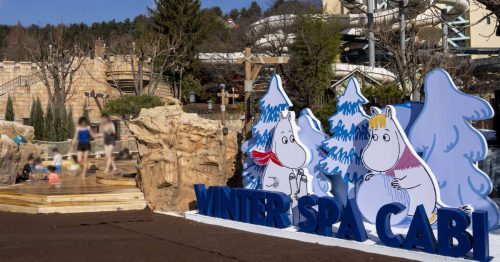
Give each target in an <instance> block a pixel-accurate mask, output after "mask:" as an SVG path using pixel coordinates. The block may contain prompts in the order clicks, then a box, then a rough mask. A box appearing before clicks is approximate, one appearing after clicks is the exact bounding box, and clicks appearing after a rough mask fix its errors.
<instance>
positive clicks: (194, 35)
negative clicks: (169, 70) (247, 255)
mask: <svg viewBox="0 0 500 262" xmlns="http://www.w3.org/2000/svg"><path fill="white" fill-rule="evenodd" d="M155 5H156V8H154V9H151V8H148V9H149V12H150V13H151V15H152V17H153V22H154V25H155V28H156V30H157V31H158V32H159V33H160V34H163V35H165V36H166V37H168V38H171V39H176V38H180V39H182V43H181V45H182V46H180V47H179V50H187V53H188V58H191V57H192V56H193V55H194V48H195V46H196V45H197V44H198V43H199V42H200V41H201V40H202V37H203V26H204V25H203V16H202V14H201V12H200V1H199V0H155Z"/></svg>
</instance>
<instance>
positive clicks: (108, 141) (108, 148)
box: [100, 113, 117, 173]
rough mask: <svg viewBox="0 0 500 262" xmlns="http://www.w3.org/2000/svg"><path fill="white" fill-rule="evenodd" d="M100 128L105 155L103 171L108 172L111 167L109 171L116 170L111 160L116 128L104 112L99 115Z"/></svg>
mask: <svg viewBox="0 0 500 262" xmlns="http://www.w3.org/2000/svg"><path fill="white" fill-rule="evenodd" d="M100 129H101V130H102V136H103V137H104V154H105V156H106V168H105V169H104V172H105V173H108V172H109V170H110V169H111V173H114V172H115V171H116V170H117V168H116V164H115V161H114V160H113V149H114V147H115V144H116V128H115V124H114V123H113V121H112V120H111V117H110V116H109V115H108V114H106V113H104V114H102V115H101V128H100Z"/></svg>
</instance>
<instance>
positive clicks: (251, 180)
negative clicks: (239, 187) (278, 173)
mask: <svg viewBox="0 0 500 262" xmlns="http://www.w3.org/2000/svg"><path fill="white" fill-rule="evenodd" d="M291 106H293V105H292V102H291V101H290V99H289V98H288V96H287V95H286V93H285V91H284V89H283V86H282V84H281V78H280V76H279V75H273V76H272V77H271V82H270V83H269V87H268V90H267V93H266V94H265V95H264V96H263V97H262V98H261V99H260V101H259V107H260V110H261V114H260V116H259V119H258V120H257V121H256V122H255V124H254V125H253V126H252V137H251V138H250V139H248V140H247V141H245V142H244V143H243V145H242V146H241V151H242V152H245V161H244V164H243V186H244V187H245V188H250V189H260V188H261V177H262V173H263V172H264V170H265V166H261V165H257V164H255V162H254V160H253V159H252V158H251V156H250V153H251V152H252V151H254V150H257V151H263V152H266V151H269V150H270V148H271V142H272V140H273V130H274V127H275V126H276V124H277V123H278V121H279V119H280V113H281V112H282V111H284V110H288V108H289V107H291Z"/></svg>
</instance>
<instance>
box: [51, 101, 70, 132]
mask: <svg viewBox="0 0 500 262" xmlns="http://www.w3.org/2000/svg"><path fill="white" fill-rule="evenodd" d="M53 109H54V110H53V115H54V132H55V139H56V141H63V140H66V136H67V134H66V126H67V125H66V121H67V115H66V108H65V107H64V105H57V104H56V105H55V106H54V108H53Z"/></svg>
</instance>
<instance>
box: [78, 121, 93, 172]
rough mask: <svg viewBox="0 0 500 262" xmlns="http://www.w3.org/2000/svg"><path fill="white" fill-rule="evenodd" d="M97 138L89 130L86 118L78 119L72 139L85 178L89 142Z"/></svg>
mask: <svg viewBox="0 0 500 262" xmlns="http://www.w3.org/2000/svg"><path fill="white" fill-rule="evenodd" d="M94 137H97V136H96V135H94V134H93V132H92V131H91V130H90V126H89V121H88V120H87V118H86V117H80V119H78V125H77V127H76V132H75V137H74V138H73V146H74V145H75V143H78V144H77V152H78V153H77V159H78V163H79V164H80V166H81V168H82V176H85V174H86V173H87V168H88V159H89V153H90V141H91V139H92V138H94Z"/></svg>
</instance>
